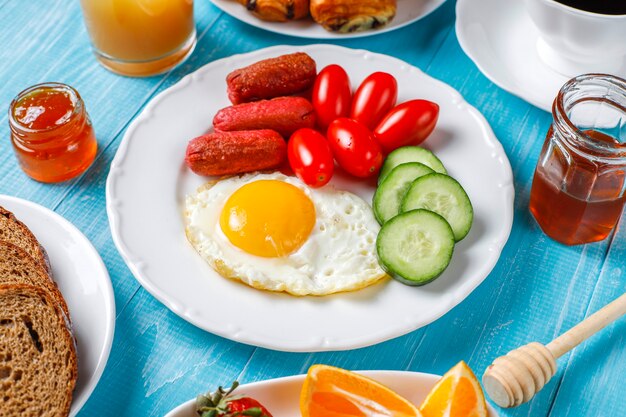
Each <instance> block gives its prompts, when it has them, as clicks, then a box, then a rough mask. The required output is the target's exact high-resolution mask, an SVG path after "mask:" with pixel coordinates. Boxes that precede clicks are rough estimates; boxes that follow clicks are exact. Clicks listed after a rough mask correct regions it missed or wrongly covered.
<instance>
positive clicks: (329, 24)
mask: <svg viewBox="0 0 626 417" xmlns="http://www.w3.org/2000/svg"><path fill="white" fill-rule="evenodd" d="M396 7H397V6H396V0H311V16H313V19H314V20H315V21H316V22H317V23H319V24H320V25H322V26H324V28H326V29H327V30H330V31H336V32H342V33H349V32H356V31H361V30H367V29H375V28H377V27H380V26H384V25H386V24H387V23H389V22H390V21H391V20H392V19H393V17H394V16H395V15H396Z"/></svg>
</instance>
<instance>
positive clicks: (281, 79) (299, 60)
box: [226, 52, 317, 104]
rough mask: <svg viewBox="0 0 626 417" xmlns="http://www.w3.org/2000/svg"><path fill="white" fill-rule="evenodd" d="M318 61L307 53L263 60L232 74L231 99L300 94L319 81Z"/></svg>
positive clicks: (240, 100)
mask: <svg viewBox="0 0 626 417" xmlns="http://www.w3.org/2000/svg"><path fill="white" fill-rule="evenodd" d="M316 75H317V70H316V67H315V61H314V60H313V58H311V57H310V56H309V55H307V54H305V53H303V52H297V53H295V54H289V55H282V56H279V57H277V58H270V59H266V60H263V61H259V62H257V63H254V64H252V65H250V66H247V67H245V68H240V69H238V70H235V71H233V72H231V73H230V74H228V76H227V77H226V83H227V85H228V98H229V99H230V101H231V103H233V104H240V103H248V102H250V101H257V100H263V99H269V98H274V97H281V96H290V95H292V94H297V93H300V92H302V91H304V90H306V89H307V88H309V87H311V86H312V85H313V83H314V82H315V76H316Z"/></svg>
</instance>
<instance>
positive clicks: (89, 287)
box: [0, 195, 115, 417]
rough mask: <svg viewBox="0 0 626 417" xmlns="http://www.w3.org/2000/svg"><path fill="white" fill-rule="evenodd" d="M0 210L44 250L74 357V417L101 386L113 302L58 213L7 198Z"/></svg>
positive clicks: (83, 243)
mask: <svg viewBox="0 0 626 417" xmlns="http://www.w3.org/2000/svg"><path fill="white" fill-rule="evenodd" d="M0 206H2V207H4V208H6V209H7V210H9V211H11V212H13V214H15V217H17V218H18V219H19V220H20V221H21V222H22V223H24V224H25V225H26V226H28V228H29V229H30V230H31V231H32V232H33V234H34V235H35V237H36V238H37V240H38V241H39V242H40V243H41V246H43V247H44V248H45V249H46V252H47V253H48V257H49V259H50V266H51V268H52V275H53V277H54V280H55V281H56V283H57V285H58V286H59V289H60V290H61V293H62V294H63V297H64V298H65V301H66V302H67V306H68V307H69V309H70V314H71V316H72V329H73V331H74V336H75V337H76V350H77V352H76V353H77V355H78V380H77V381H76V389H75V390H74V398H73V400H72V407H71V409H70V417H74V416H75V415H76V414H78V412H79V411H80V409H81V408H82V406H83V405H84V404H85V402H86V401H87V399H88V398H89V396H90V395H91V393H92V392H93V390H94V388H95V387H96V384H97V383H98V381H99V380H100V376H102V372H103V371H104V367H105V365H106V363H107V359H108V358H109V352H110V351H111V344H112V342H113V332H114V329H115V299H114V297H113V287H112V286H111V281H110V279H109V274H108V272H107V269H106V267H105V265H104V263H103V262H102V259H101V258H100V255H98V252H97V251H96V249H95V248H94V247H93V245H92V244H91V242H89V240H88V239H87V238H86V237H85V235H83V234H82V233H81V232H80V231H79V230H78V229H77V228H76V227H75V226H74V225H73V224H71V223H70V222H68V221H67V220H65V219H64V218H63V217H61V216H60V215H58V214H57V213H55V212H53V211H51V210H49V209H47V208H45V207H42V206H40V205H38V204H35V203H32V202H30V201H27V200H22V199H20V198H16V197H10V196H6V195H0ZM0 414H2V413H0Z"/></svg>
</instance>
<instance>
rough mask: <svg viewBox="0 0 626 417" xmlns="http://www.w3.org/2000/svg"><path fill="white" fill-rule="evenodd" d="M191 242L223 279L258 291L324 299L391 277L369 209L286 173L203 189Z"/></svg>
mask: <svg viewBox="0 0 626 417" xmlns="http://www.w3.org/2000/svg"><path fill="white" fill-rule="evenodd" d="M185 221H186V234H187V238H188V240H189V242H191V244H192V245H193V247H194V248H195V249H196V251H197V252H198V253H199V254H200V256H202V257H203V258H204V259H205V260H206V261H207V262H208V263H209V264H210V265H211V266H212V267H213V268H214V269H215V270H216V271H217V272H218V273H219V274H220V275H222V276H224V277H227V278H231V279H235V280H240V281H242V282H244V283H246V284H248V285H250V286H252V287H254V288H258V289H262V290H270V291H284V292H288V293H290V294H294V295H326V294H332V293H336V292H340V291H352V290H357V289H360V288H364V287H366V286H369V285H371V284H374V283H375V282H377V281H379V280H381V279H383V278H384V277H386V274H385V272H384V271H383V270H382V268H381V267H380V265H379V264H378V260H377V257H376V236H377V234H378V231H379V229H380V227H379V225H378V223H377V222H376V220H375V219H374V215H373V213H372V209H371V208H370V206H369V205H368V204H367V203H366V202H365V201H363V200H362V199H361V198H359V197H358V196H356V195H354V194H352V193H349V192H347V191H340V190H337V189H335V188H333V187H332V186H326V187H324V188H321V189H312V188H309V187H308V186H307V185H306V184H304V183H303V182H302V181H300V180H299V179H297V178H295V177H288V176H286V175H283V174H281V173H278V172H276V173H269V174H267V173H265V174H262V173H254V174H247V175H243V176H239V177H230V178H226V179H223V180H219V181H215V182H211V183H209V184H206V185H204V186H202V187H201V188H200V189H198V190H197V192H196V193H195V194H193V195H190V196H188V197H187V199H186V202H185Z"/></svg>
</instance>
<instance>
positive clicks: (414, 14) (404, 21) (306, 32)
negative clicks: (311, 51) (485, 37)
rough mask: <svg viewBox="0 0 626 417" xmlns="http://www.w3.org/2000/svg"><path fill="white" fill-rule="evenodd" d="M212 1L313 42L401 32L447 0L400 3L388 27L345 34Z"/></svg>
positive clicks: (250, 20)
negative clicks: (263, 17)
mask: <svg viewBox="0 0 626 417" xmlns="http://www.w3.org/2000/svg"><path fill="white" fill-rule="evenodd" d="M211 2H213V4H215V5H216V6H217V7H219V8H220V9H222V10H223V11H224V12H225V13H227V14H229V15H231V16H232V17H234V18H235V19H238V20H241V21H242V22H245V23H248V24H249V25H252V26H256V27H258V28H260V29H265V30H268V31H270V32H275V33H280V34H281V35H289V36H295V37H298V38H311V39H348V38H361V37H365V36H373V35H378V34H381V33H385V32H389V31H392V30H396V29H400V28H402V27H404V26H406V25H409V24H411V23H413V22H417V21H418V20H420V19H422V18H423V17H426V16H428V15H429V14H431V13H432V12H433V11H435V10H436V9H437V8H438V7H439V6H441V5H442V4H443V3H445V0H398V10H397V12H396V17H394V19H393V20H392V21H391V23H389V24H388V25H387V26H384V27H382V28H380V29H377V30H366V31H364V32H356V33H344V34H341V33H337V32H329V31H327V30H326V29H324V28H323V27H322V26H320V25H318V24H317V23H315V22H314V21H313V19H311V18H310V17H308V18H306V19H301V20H295V21H291V22H266V21H264V20H261V19H259V18H257V17H255V16H254V15H253V14H252V13H250V12H249V11H248V10H247V9H246V8H245V7H244V6H242V5H241V4H240V3H237V2H236V1H235V0H211Z"/></svg>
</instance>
